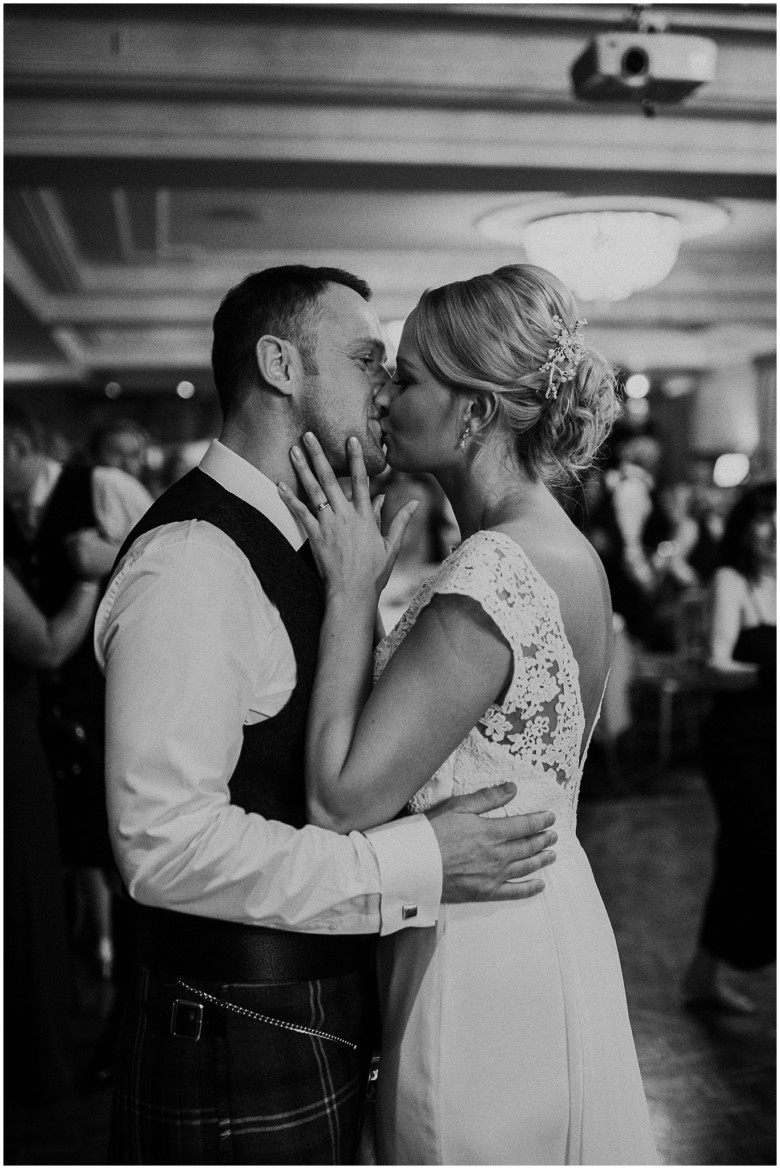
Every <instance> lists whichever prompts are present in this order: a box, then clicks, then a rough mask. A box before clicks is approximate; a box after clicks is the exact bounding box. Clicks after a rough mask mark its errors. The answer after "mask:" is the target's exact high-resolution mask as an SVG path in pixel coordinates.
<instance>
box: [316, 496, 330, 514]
mask: <svg viewBox="0 0 780 1169" xmlns="http://www.w3.org/2000/svg"><path fill="white" fill-rule="evenodd" d="M326 507H330V503H329V502H328V500H327V499H326V500H325V502H324V503H318V504H317V506H316V507H315V509H314V510H315V512H317V511H324V510H325V508H326Z"/></svg>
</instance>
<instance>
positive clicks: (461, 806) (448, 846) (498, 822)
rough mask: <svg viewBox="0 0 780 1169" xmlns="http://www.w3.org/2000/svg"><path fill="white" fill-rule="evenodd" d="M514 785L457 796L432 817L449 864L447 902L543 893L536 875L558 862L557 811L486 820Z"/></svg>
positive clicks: (444, 896) (446, 865)
mask: <svg viewBox="0 0 780 1169" xmlns="http://www.w3.org/2000/svg"><path fill="white" fill-rule="evenodd" d="M516 790H517V789H516V787H515V785H514V784H513V783H504V784H501V785H500V786H499V787H491V788H482V789H481V790H480V791H477V792H472V793H471V794H470V795H467V796H453V798H452V799H449V800H446V801H445V802H444V803H443V804H438V805H437V806H436V807H435V808H432V809H431V811H430V812H427V813H426V815H427V817H428V819H429V821H430V823H431V826H432V828H433V830H434V832H435V833H436V839H437V841H438V843H439V848H440V849H441V856H442V862H443V865H444V885H443V888H442V897H441V899H442V901H446V902H450V903H452V902H455V901H517V900H519V899H521V898H523V897H533V895H534V894H535V893H541V891H542V889H543V888H544V881H542V880H540V879H539V877H538V876H535V874H537V873H538V872H539V870H540V869H544V868H546V866H547V865H549V864H552V862H553V861H554V860H555V853H554V852H551V851H550V846H551V845H553V844H555V842H556V840H557V839H558V836H557V833H555V832H551V831H549V829H550V826H551V825H552V824H553V823H554V821H555V816H554V815H553V814H552V812H529V813H526V814H525V815H520V816H502V817H492V816H491V817H485V816H482V815H480V813H482V812H489V811H491V810H492V809H493V808H501V807H503V806H504V804H507V803H509V801H510V800H511V799H512V797H513V796H514V795H515V792H516Z"/></svg>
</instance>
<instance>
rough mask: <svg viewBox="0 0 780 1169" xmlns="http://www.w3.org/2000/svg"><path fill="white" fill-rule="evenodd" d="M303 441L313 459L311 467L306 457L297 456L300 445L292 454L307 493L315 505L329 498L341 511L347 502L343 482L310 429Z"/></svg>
mask: <svg viewBox="0 0 780 1169" xmlns="http://www.w3.org/2000/svg"><path fill="white" fill-rule="evenodd" d="M303 442H304V446H305V450H306V454H307V455H308V457H309V460H310V461H311V468H310V467H309V464H308V463H307V462H306V459H305V458H304V457H300V458H299V457H297V456H296V453H295V452H296V451H298V452H299V451H300V447H297V446H295V447H293V448H292V455H293V465H294V467H295V470H296V473H297V475H298V478H299V479H300V481H301V484H302V486H303V488H304V490H305V491H306V494H307V495H308V496H309V498H310V499H311V501H312V505H313V506H314V507H317V506H318V505H319V504H321V503H322V502H323V501H324V500H325V499H327V501H328V503H329V504H330V506H331V507H332V508H333V510H334V511H339V510H340V509H341V508H343V506H344V503H345V498H344V492H343V491H342V490H341V484H340V483H339V481H338V479H337V478H336V476H335V474H334V473H333V468H332V467H331V465H330V463H329V462H328V459H327V457H326V455H325V452H324V451H323V449H322V447H321V446H320V443H319V440H318V439H317V437H316V435H314V434H312V432H311V431H310V430H308V431H307V432H306V434H304V436H303Z"/></svg>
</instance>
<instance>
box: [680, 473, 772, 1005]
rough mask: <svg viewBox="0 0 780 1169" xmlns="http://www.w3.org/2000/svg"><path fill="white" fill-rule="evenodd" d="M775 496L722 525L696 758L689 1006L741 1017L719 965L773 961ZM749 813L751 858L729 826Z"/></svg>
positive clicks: (752, 495) (767, 491)
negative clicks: (697, 833) (703, 820)
mask: <svg viewBox="0 0 780 1169" xmlns="http://www.w3.org/2000/svg"><path fill="white" fill-rule="evenodd" d="M776 515H777V489H776V484H775V483H774V482H771V483H764V484H758V485H756V486H755V487H753V488H751V489H749V490H748V491H747V492H746V493H745V494H744V495H743V497H742V498H741V499H740V500H739V502H738V503H737V504H736V506H735V507H734V509H733V510H732V512H731V514H730V515H729V518H728V520H727V523H726V530H725V533H724V537H723V543H722V548H721V560H720V567H719V568H718V570H717V572H716V573H715V576H714V579H713V588H712V592H713V606H712V626H711V636H710V655H711V657H710V663H711V674H712V680H713V685H714V686H715V687H716V690H715V694H714V698H713V703H712V708H711V711H710V713H709V715H708V717H707V719H706V721H705V724H704V728H703V735H702V756H703V763H704V769H705V776H706V778H707V781H708V784H709V787H710V790H711V793H712V798H713V801H714V804H715V811H716V815H717V820H718V838H717V843H716V849H715V872H714V876H713V879H712V885H711V887H710V892H709V896H708V899H707V904H706V907H705V911H704V919H703V922H702V926H701V932H700V935H699V945H698V948H697V950H696V953H695V955H694V957H693V960H692V962H691V964H690V966H689V968H688V971H687V973H686V976H685V979H684V983H683V993H684V996H685V998H686V1001H687V1002H689V1003H690V1004H692V1005H694V1004H704V1005H709V1006H713V1007H716V1008H721V1009H724V1010H735V1011H747V1010H750V1009H751V1008H752V1004H751V1003H750V1001H749V1000H748V999H746V998H745V997H744V996H742V995H738V994H737V993H736V992H735V991H733V990H731V989H729V988H728V987H726V986H725V985H724V984H723V983H722V982H721V974H722V971H723V967H724V965H725V966H731V967H735V968H736V969H738V970H756V969H759V968H760V967H762V966H766V965H768V964H769V963H771V962H773V961H774V959H775V947H776V942H775V881H776V874H775V847H776V845H775V786H776V782H777V776H776V762H775V760H776V755H775V750H776V677H775V667H776V653H777V649H776V644H777V633H776V620H777V618H776V591H777V560H776V538H777V524H776ZM745 809H748V811H749V815H750V822H751V828H750V833H751V845H752V847H751V860H750V863H749V864H746V863H745V857H744V835H743V833H742V831H741V830H740V828H739V827H738V825H739V824H740V822H741V820H742V818H743V817H744V813H745Z"/></svg>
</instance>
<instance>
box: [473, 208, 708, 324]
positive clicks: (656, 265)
mask: <svg viewBox="0 0 780 1169" xmlns="http://www.w3.org/2000/svg"><path fill="white" fill-rule="evenodd" d="M728 222H729V214H728V212H727V211H726V210H725V209H724V208H723V207H721V206H719V205H718V204H714V203H698V202H696V201H694V200H690V199H650V198H647V199H646V198H641V197H635V198H623V197H622V196H617V195H616V196H608V197H603V198H597V197H594V198H572V199H567V198H563V197H561V198H555V199H550V200H546V201H545V202H544V203H540V202H539V203H526V204H519V205H516V206H512V207H501V208H499V209H497V210H496V211H492V212H489V213H488V214H487V215H484V216H482V218H481V219H479V220H478V221H477V228H478V230H479V231H480V232H481V233H482V235H485V236H487V237H488V238H489V239H493V240H497V241H499V242H502V243H514V244H522V247H523V249H524V250H525V254H526V256H527V257H528V260H529V261H530V262H531V263H532V264H538V265H539V266H540V267H542V268H547V269H549V271H550V272H554V273H555V275H556V276H559V277H560V278H561V280H563V281H564V283H565V284H568V286H569V287H570V288H571V290H572V292H574V294H575V296H577V297H578V298H579V299H580V300H584V301H599V300H607V301H614V300H625V299H626V297H628V296H631V294H632V293H634V292H637V291H640V290H641V289H645V288H652V287H653V286H654V285H656V284H660V282H661V281H662V280H663V279H664V278H665V277H666V276H668V275H669V273H670V272H671V270H672V268H673V267H674V264H675V261H676V260H677V255H678V252H679V249H680V244H681V243H682V242H683V240H686V239H694V238H697V237H699V236H702V235H708V234H710V233H713V232H716V231H722V230H723V228H724V227H725V226H726V225H727V223H728Z"/></svg>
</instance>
